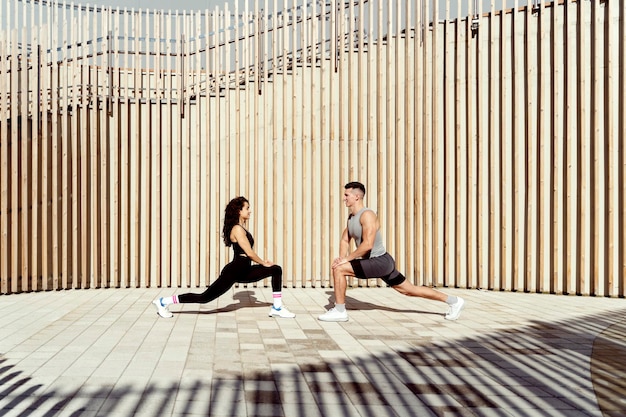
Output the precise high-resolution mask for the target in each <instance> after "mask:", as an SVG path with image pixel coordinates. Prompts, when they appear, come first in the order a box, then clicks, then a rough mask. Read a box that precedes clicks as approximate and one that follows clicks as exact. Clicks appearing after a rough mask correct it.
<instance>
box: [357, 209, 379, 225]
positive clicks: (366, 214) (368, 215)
mask: <svg viewBox="0 0 626 417" xmlns="http://www.w3.org/2000/svg"><path fill="white" fill-rule="evenodd" d="M377 219H378V215H377V214H376V212H375V211H374V210H372V209H370V208H368V209H366V210H365V211H363V213H362V214H361V219H360V220H361V224H363V223H366V222H375V221H376V220H377Z"/></svg>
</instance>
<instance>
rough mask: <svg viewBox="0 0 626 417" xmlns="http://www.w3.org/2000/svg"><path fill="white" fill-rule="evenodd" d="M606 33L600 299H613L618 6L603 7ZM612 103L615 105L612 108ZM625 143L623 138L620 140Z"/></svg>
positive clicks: (616, 241)
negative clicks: (603, 260)
mask: <svg viewBox="0 0 626 417" xmlns="http://www.w3.org/2000/svg"><path fill="white" fill-rule="evenodd" d="M604 17H605V20H604V22H605V33H606V36H607V39H606V42H605V46H606V55H607V56H606V60H605V62H606V74H607V76H606V84H607V85H606V89H605V91H606V92H607V93H606V96H605V103H606V106H607V107H608V108H607V109H606V112H605V113H606V117H607V119H606V132H605V136H606V138H607V146H606V158H607V161H606V164H607V171H608V178H607V189H606V191H607V193H606V194H607V218H606V230H607V239H606V252H607V256H606V262H607V265H606V272H605V276H606V278H605V289H604V292H603V294H602V295H604V296H616V295H617V294H619V288H618V282H619V258H620V257H619V251H620V246H621V245H620V241H619V237H620V232H619V230H620V229H619V211H620V210H619V194H620V190H619V179H620V178H619V177H620V175H619V158H620V149H619V141H620V136H619V134H618V133H619V131H618V120H619V119H618V117H619V104H618V103H619V97H618V96H617V95H616V94H615V93H616V92H618V91H619V54H618V53H619V49H618V45H619V43H620V40H619V37H618V36H619V35H618V34H619V27H618V25H617V24H614V23H613V22H617V3H608V4H606V6H605V16H604ZM613 103H614V104H613ZM621 140H622V141H623V140H624V137H623V136H622V137H621Z"/></svg>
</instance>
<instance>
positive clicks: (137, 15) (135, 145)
mask: <svg viewBox="0 0 626 417" xmlns="http://www.w3.org/2000/svg"><path fill="white" fill-rule="evenodd" d="M131 16H132V18H131V26H132V29H131V36H132V37H133V43H132V49H131V50H132V53H133V56H132V58H131V62H132V67H131V68H130V69H129V71H130V75H129V81H131V82H132V88H131V89H130V94H131V96H130V97H131V99H130V101H129V110H130V120H129V126H130V129H131V130H130V133H129V135H128V140H129V142H130V143H129V149H130V158H129V160H130V166H129V177H128V179H129V181H130V196H129V204H130V217H129V220H130V234H129V238H130V254H129V255H130V282H131V286H132V287H140V286H141V280H142V277H141V270H140V265H141V247H140V241H141V216H140V209H139V207H140V205H141V203H140V201H142V200H143V194H142V192H143V191H145V190H141V191H140V188H141V187H140V179H141V143H142V138H141V128H142V126H143V122H142V117H141V113H142V112H141V100H142V90H141V88H142V83H141V72H142V70H141V69H142V63H141V57H140V56H139V51H140V45H141V44H140V41H141V39H140V36H141V10H137V11H136V10H135V9H134V8H133V9H132V11H131Z"/></svg>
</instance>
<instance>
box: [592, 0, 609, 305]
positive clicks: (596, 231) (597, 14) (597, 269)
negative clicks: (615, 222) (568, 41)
mask: <svg viewBox="0 0 626 417" xmlns="http://www.w3.org/2000/svg"><path fill="white" fill-rule="evenodd" d="M605 10H606V7H605V6H604V5H603V6H602V7H601V6H600V5H599V4H598V2H592V4H591V19H592V20H591V31H592V41H591V42H592V45H591V48H592V50H593V51H594V52H595V53H594V55H593V57H592V61H591V62H592V67H591V68H592V79H591V91H592V94H591V100H592V102H591V109H592V110H591V126H592V130H591V135H592V136H591V137H594V138H596V140H594V141H593V142H592V144H591V146H592V149H591V151H592V157H591V164H592V174H591V175H592V180H591V183H592V184H593V185H592V194H591V197H592V205H591V208H592V213H593V214H592V216H593V220H592V230H593V232H592V240H593V248H592V251H593V252H592V259H593V269H592V274H591V278H592V279H591V288H590V294H591V295H603V293H604V291H605V288H604V284H605V282H604V277H605V276H606V275H605V274H606V272H607V271H606V257H607V250H606V247H605V246H606V245H605V242H606V241H605V239H606V224H605V221H606V215H607V212H606V209H607V207H606V186H607V184H606V181H607V178H606V155H605V147H606V144H607V139H606V131H605V125H604V123H605V114H606V111H607V109H606V107H605V102H604V101H603V99H604V98H603V96H602V95H601V94H597V92H599V91H605V79H604V77H606V69H604V66H605V62H606V61H605V60H606V55H605V54H606V48H605V45H606V38H605V28H604V24H603V14H604V11H605ZM600 68H602V69H603V70H602V71H601V70H600ZM609 97H610V96H609Z"/></svg>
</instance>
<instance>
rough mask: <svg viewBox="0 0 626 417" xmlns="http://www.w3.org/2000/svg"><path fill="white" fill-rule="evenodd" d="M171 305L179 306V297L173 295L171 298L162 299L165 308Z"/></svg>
mask: <svg viewBox="0 0 626 417" xmlns="http://www.w3.org/2000/svg"><path fill="white" fill-rule="evenodd" d="M170 304H178V297H177V296H175V295H172V296H171V297H162V298H161V305H162V306H163V307H165V306H168V305H170Z"/></svg>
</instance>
